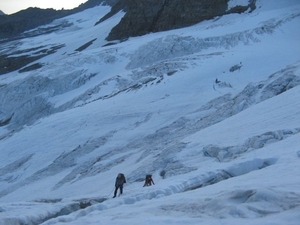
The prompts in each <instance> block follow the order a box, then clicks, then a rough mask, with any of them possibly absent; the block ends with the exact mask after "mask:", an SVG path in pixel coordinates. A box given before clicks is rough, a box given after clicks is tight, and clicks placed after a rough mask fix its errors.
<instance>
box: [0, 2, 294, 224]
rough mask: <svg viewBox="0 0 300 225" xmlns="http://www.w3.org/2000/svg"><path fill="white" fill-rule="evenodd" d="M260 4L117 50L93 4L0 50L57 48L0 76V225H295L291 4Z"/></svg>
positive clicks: (147, 37) (108, 26)
mask: <svg viewBox="0 0 300 225" xmlns="http://www.w3.org/2000/svg"><path fill="white" fill-rule="evenodd" d="M242 2H245V4H246V3H247V1H231V4H230V7H232V6H233V4H237V3H239V4H240V3H242ZM256 4H257V9H256V10H255V11H254V12H252V13H245V14H232V15H227V16H223V17H220V18H215V19H214V20H210V21H205V22H202V23H199V24H197V25H195V26H191V27H187V28H183V29H178V30H172V31H166V32H160V33H153V34H148V35H145V36H141V37H135V38H129V39H128V40H125V41H122V42H117V41H116V42H113V43H112V42H107V41H106V40H105V37H106V36H107V35H108V33H109V31H110V29H111V28H112V27H113V26H114V25H116V24H117V23H118V22H119V21H120V20H121V18H122V16H123V15H124V13H123V12H120V13H119V14H117V15H115V16H114V17H112V18H110V19H109V20H106V21H104V22H103V23H100V24H98V25H97V26H94V24H95V23H96V22H97V21H98V20H99V17H101V15H105V14H106V13H107V12H109V10H110V8H109V7H108V6H98V7H95V8H92V9H89V10H86V11H83V12H81V13H78V14H74V15H72V16H69V17H65V18H63V19H59V20H56V21H55V22H54V23H52V24H50V25H47V26H45V27H42V28H41V27H40V28H37V29H36V30H32V31H30V32H36V33H39V32H40V31H41V30H43V29H50V28H51V27H55V28H57V27H60V28H59V29H56V32H52V33H50V34H43V35H37V36H35V37H31V38H24V39H22V40H18V41H13V42H9V43H6V44H5V46H2V47H1V51H5V54H16V53H17V52H18V53H19V54H25V53H26V54H27V55H28V53H30V54H32V55H33V56H36V55H38V54H43V53H44V52H43V51H40V50H41V49H44V48H46V49H51V48H52V47H53V48H55V51H53V52H52V54H49V55H47V56H45V57H42V58H40V59H39V60H38V61H35V62H33V64H36V63H38V64H39V65H40V66H41V68H39V69H35V70H30V71H27V72H22V73H19V72H17V71H16V72H11V73H7V74H4V75H1V76H0V96H1V97H0V124H1V127H0V183H1V185H0V224H5V225H6V224H7V225H10V224H44V225H46V224H47V225H48V224H49V225H50V224H72V225H74V224H78V225H79V224H81V225H82V224H113V223H114V224H141V223H143V224H153V223H157V224H200V223H204V224H207V225H209V224H213V225H215V224H220V223H222V224H230V225H232V224H241V223H243V224H255V225H257V224H264V225H265V224H276V225H281V224H290V225H298V224H299V221H300V220H299V219H300V218H299V209H300V192H299V190H300V189H299V187H300V184H299V180H300V174H299V172H298V165H299V160H300V149H299V146H300V136H299V134H300V124H299V121H300V103H299V101H298V99H299V97H300V85H299V84H300V54H299V53H300V42H299V40H300V27H299V22H300V3H299V1H295V0H288V1H287V0H277V1H269V0H260V1H257V3H256ZM66 24H67V25H66ZM64 25H66V26H64ZM58 46H59V47H58ZM119 172H122V173H124V174H125V176H126V178H127V183H126V185H125V186H124V194H123V195H122V196H121V197H119V198H116V199H112V193H113V190H114V182H115V177H116V175H117V174H118V173H119ZM149 173H150V174H152V175H153V179H154V182H155V185H154V186H150V187H145V188H143V187H142V186H143V179H144V177H145V175H146V174H149ZM149 200H151V201H149ZM145 218H147V219H145Z"/></svg>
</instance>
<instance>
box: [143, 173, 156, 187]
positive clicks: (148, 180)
mask: <svg viewBox="0 0 300 225" xmlns="http://www.w3.org/2000/svg"><path fill="white" fill-rule="evenodd" d="M152 184H153V185H155V184H154V181H153V179H152V175H150V174H147V175H146V178H145V184H144V186H143V187H145V186H151V185H152Z"/></svg>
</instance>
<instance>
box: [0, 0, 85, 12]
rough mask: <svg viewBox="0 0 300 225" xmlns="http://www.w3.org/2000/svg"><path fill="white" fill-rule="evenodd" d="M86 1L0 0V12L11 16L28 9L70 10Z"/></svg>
mask: <svg viewBox="0 0 300 225" xmlns="http://www.w3.org/2000/svg"><path fill="white" fill-rule="evenodd" d="M86 1H87V0H0V10H1V11H3V12H4V13H5V14H12V13H15V12H18V11H20V10H22V9H27V8H29V7H38V8H43V9H44V8H54V9H62V8H64V9H72V8H75V7H77V6H78V5H80V4H81V3H84V2H86Z"/></svg>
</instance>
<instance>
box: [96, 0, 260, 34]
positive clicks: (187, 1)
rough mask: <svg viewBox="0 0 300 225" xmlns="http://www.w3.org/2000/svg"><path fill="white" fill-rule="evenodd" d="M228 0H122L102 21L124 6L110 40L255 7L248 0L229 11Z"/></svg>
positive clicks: (190, 23) (168, 28)
mask: <svg viewBox="0 0 300 225" xmlns="http://www.w3.org/2000/svg"><path fill="white" fill-rule="evenodd" d="M227 3H228V0H155V1H154V0H143V1H140V0H120V1H119V2H118V3H117V4H115V5H114V7H113V8H112V11H111V12H110V13H109V14H108V15H106V16H105V17H103V18H102V19H101V20H100V21H99V22H101V21H103V20H105V19H106V18H107V17H108V16H111V15H113V14H115V13H117V12H118V11H120V8H122V9H123V10H125V11H126V14H125V16H124V17H123V18H122V20H121V21H120V23H119V24H118V25H117V26H115V27H114V28H113V29H112V30H111V32H110V34H109V36H108V37H107V40H116V39H118V40H121V39H126V38H128V37H130V36H139V35H144V34H147V33H150V32H158V31H164V30H170V29H176V28H182V27H185V26H190V25H193V24H196V23H199V22H201V21H203V20H206V19H212V18H214V17H216V16H222V15H224V14H227V13H241V12H245V11H246V10H248V8H251V9H252V10H253V9H254V8H255V0H254V1H253V0H252V1H249V6H248V7H237V8H233V9H231V10H230V11H227V8H228V5H227ZM120 4H122V7H120Z"/></svg>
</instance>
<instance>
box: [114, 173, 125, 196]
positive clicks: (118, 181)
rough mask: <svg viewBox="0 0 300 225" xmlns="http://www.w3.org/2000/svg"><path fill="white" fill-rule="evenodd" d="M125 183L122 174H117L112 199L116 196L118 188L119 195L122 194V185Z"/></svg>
mask: <svg viewBox="0 0 300 225" xmlns="http://www.w3.org/2000/svg"><path fill="white" fill-rule="evenodd" d="M125 183H126V179H125V176H124V174H123V173H119V174H118V176H117V178H116V183H115V188H116V189H115V192H114V198H115V197H116V196H117V192H118V189H119V188H120V195H121V194H123V184H125Z"/></svg>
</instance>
